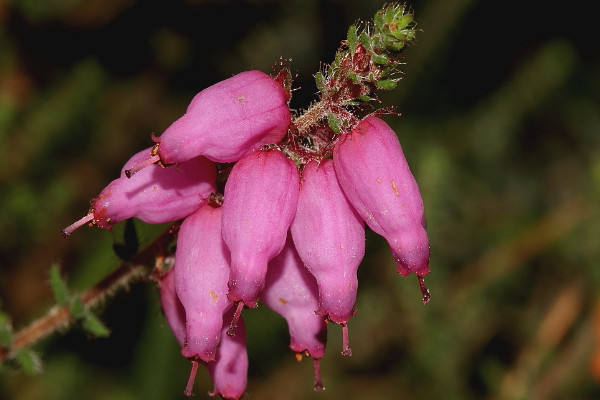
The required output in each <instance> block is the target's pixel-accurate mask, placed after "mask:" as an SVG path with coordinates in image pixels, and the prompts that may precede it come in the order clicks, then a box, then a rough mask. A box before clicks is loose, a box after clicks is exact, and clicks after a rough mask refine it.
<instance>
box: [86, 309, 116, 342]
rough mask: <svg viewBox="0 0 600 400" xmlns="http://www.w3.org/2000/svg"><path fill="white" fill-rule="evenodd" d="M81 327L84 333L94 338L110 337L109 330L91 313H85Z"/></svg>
mask: <svg viewBox="0 0 600 400" xmlns="http://www.w3.org/2000/svg"><path fill="white" fill-rule="evenodd" d="M81 326H82V327H83V329H85V331H86V332H88V333H90V334H92V335H94V336H96V337H107V336H108V335H110V330H109V329H108V328H107V327H106V325H104V324H103V323H102V321H100V319H99V318H98V317H96V315H94V314H93V313H91V312H90V313H87V315H86V316H85V318H84V319H83V321H82V323H81Z"/></svg>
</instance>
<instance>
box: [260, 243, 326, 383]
mask: <svg viewBox="0 0 600 400" xmlns="http://www.w3.org/2000/svg"><path fill="white" fill-rule="evenodd" d="M260 299H261V300H262V301H263V302H264V303H265V304H266V305H267V307H269V308H270V309H271V310H273V311H275V312H276V313H278V314H279V315H281V316H282V317H283V318H285V320H286V322H287V325H288V330H289V333H290V349H292V351H294V352H295V353H296V354H297V356H298V357H301V356H302V354H305V353H306V354H308V355H309V356H311V357H312V358H313V359H314V360H315V390H321V389H323V383H322V379H321V375H320V370H319V366H318V360H319V359H321V358H323V356H324V355H325V342H326V341H327V326H326V324H325V320H324V319H323V317H321V316H319V315H317V314H315V310H317V308H318V306H319V291H318V288H317V281H316V280H315V277H314V276H312V274H311V273H310V272H308V270H307V269H306V267H305V266H304V263H303V262H302V260H301V259H300V256H299V255H298V252H297V251H296V248H295V247H294V243H293V241H292V238H291V236H290V235H288V240H287V242H286V244H285V247H284V248H283V250H282V251H281V253H279V255H277V257H275V258H274V259H273V260H271V262H270V263H269V270H268V272H267V279H266V285H265V289H264V290H263V292H262V294H261V296H260Z"/></svg>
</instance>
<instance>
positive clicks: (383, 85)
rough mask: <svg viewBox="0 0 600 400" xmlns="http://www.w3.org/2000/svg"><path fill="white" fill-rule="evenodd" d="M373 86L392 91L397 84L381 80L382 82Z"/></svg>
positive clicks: (393, 81) (392, 81) (389, 80)
mask: <svg viewBox="0 0 600 400" xmlns="http://www.w3.org/2000/svg"><path fill="white" fill-rule="evenodd" d="M375 84H376V85H377V88H378V89H383V90H392V89H394V88H395V87H396V85H397V84H398V82H396V81H395V80H391V79H382V80H379V81H377V82H376V83H375Z"/></svg>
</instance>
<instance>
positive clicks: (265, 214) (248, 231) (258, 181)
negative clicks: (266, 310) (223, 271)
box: [223, 150, 300, 307]
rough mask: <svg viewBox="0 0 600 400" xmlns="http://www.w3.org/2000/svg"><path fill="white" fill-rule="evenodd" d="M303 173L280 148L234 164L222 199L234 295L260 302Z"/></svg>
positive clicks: (247, 302)
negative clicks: (270, 264) (271, 262)
mask: <svg viewBox="0 0 600 400" xmlns="http://www.w3.org/2000/svg"><path fill="white" fill-rule="evenodd" d="M299 179H300V178H299V174H298V169H297V168H296V165H295V164H294V162H293V161H292V160H290V159H289V158H287V157H286V156H285V155H283V153H281V152H280V151H278V150H259V151H256V152H254V153H250V154H248V155H247V156H246V157H244V158H243V159H241V160H240V161H238V162H237V163H236V164H235V165H234V166H233V168H232V170H231V173H230V175H229V179H228V180H227V183H226V185H225V194H224V201H223V239H224V240H225V243H227V247H228V248H229V250H230V251H231V275H230V278H229V295H228V296H229V298H230V299H231V300H232V301H241V302H243V303H244V304H245V305H246V306H249V307H256V306H257V301H258V296H259V294H260V292H261V291H262V289H263V287H264V285H265V277H266V274H267V265H268V263H269V261H270V260H271V259H272V258H273V257H275V256H276V255H277V254H279V252H280V251H281V250H282V249H283V246H284V245H285V240H286V236H287V231H288V228H289V226H290V224H291V222H292V219H293V218H294V214H295V212H296V204H297V202H298V186H299Z"/></svg>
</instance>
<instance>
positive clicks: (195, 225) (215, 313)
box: [174, 203, 233, 361]
mask: <svg viewBox="0 0 600 400" xmlns="http://www.w3.org/2000/svg"><path fill="white" fill-rule="evenodd" d="M229 259H230V257H229V251H228V250H227V247H226V246H225V242H223V238H222V236H221V208H220V207H216V208H214V207H213V206H212V205H210V204H208V203H206V204H204V205H203V206H202V207H200V209H199V210H198V211H196V212H195V213H194V214H192V215H190V216H189V217H187V218H186V219H185V220H184V221H183V223H182V224H181V228H180V229H179V234H178V236H177V250H176V253H175V267H174V270H175V288H176V290H177V295H178V296H179V299H180V300H181V303H182V304H183V307H184V309H185V315H186V339H185V346H184V347H183V348H182V350H181V353H182V355H183V356H184V357H193V356H198V357H199V358H200V359H202V360H204V361H212V360H214V358H215V354H216V350H217V346H218V344H219V341H220V338H221V328H222V326H223V314H224V313H225V312H227V310H228V309H229V308H230V307H231V306H232V304H233V303H232V302H231V301H230V300H229V299H228V298H227V290H228V289H227V281H228V279H229Z"/></svg>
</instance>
